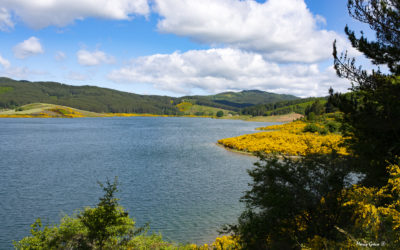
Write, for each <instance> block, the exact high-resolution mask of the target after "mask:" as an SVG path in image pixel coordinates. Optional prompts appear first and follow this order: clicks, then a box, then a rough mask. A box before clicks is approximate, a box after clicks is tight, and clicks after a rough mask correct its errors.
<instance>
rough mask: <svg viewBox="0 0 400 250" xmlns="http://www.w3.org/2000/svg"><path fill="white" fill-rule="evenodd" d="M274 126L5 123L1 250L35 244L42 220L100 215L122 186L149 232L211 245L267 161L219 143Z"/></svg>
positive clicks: (1, 130)
mask: <svg viewBox="0 0 400 250" xmlns="http://www.w3.org/2000/svg"><path fill="white" fill-rule="evenodd" d="M265 125H267V124H266V123H255V122H243V121H238V120H221V119H206V118H178V117H176V118H174V117H130V118H118V117H116V118H76V119H39V118H36V119H22V118H19V119H0V138H1V144H0V216H1V217H0V218H1V223H0V249H9V248H12V240H20V239H21V238H23V237H24V236H28V235H29V229H30V225H31V224H32V223H33V222H34V221H35V219H36V218H38V217H40V218H42V222H44V224H53V223H58V222H59V219H60V218H61V217H62V216H63V215H64V214H68V215H71V214H72V213H73V212H74V211H76V210H77V209H80V208H83V207H85V206H95V205H96V204H97V202H98V198H99V197H100V196H102V191H101V189H100V187H99V186H98V184H97V181H101V182H104V181H105V180H106V178H109V179H110V180H113V179H114V176H118V179H119V181H120V185H119V189H120V192H118V193H117V197H118V198H120V204H121V205H122V206H124V207H125V208H126V210H127V211H128V212H129V214H130V216H131V217H133V218H134V219H135V221H136V225H138V226H141V225H144V224H145V223H146V222H149V223H150V228H151V230H152V231H154V232H160V233H162V235H163V238H164V239H166V240H171V241H177V242H181V243H188V242H190V243H198V244H200V243H207V242H212V241H213V239H215V237H216V236H218V233H217V230H218V229H219V228H220V227H221V225H223V224H226V223H234V222H235V221H236V219H237V217H238V215H239V214H240V212H241V211H242V209H243V204H240V203H239V198H240V197H241V196H242V195H243V192H244V191H245V190H247V189H248V186H247V184H248V182H249V181H250V178H249V176H248V175H247V172H246V169H248V168H251V167H253V165H252V164H253V163H254V162H255V161H256V160H257V158H255V157H252V156H245V155H240V154H235V153H232V152H229V151H227V150H225V149H223V148H221V147H218V146H217V145H216V144H215V143H216V142H217V140H218V139H222V138H226V137H232V136H238V135H242V134H246V133H253V132H255V131H254V129H255V128H256V127H261V126H265Z"/></svg>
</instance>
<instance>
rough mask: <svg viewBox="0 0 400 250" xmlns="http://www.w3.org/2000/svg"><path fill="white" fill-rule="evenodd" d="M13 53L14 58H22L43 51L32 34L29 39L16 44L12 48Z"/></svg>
mask: <svg viewBox="0 0 400 250" xmlns="http://www.w3.org/2000/svg"><path fill="white" fill-rule="evenodd" d="M13 51H14V55H15V57H16V58H19V59H24V58H26V57H29V56H33V55H35V54H41V53H44V50H43V48H42V45H41V44H40V41H39V39H38V38H36V37H34V36H32V37H30V38H29V39H27V40H25V41H23V42H22V43H19V44H17V45H16V46H15V47H14V48H13Z"/></svg>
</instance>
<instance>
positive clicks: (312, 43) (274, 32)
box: [154, 0, 343, 63]
mask: <svg viewBox="0 0 400 250" xmlns="http://www.w3.org/2000/svg"><path fill="white" fill-rule="evenodd" d="M155 2H156V4H155V7H154V8H155V11H156V12H158V14H159V15H160V16H161V17H162V19H161V20H160V21H159V22H158V29H159V31H161V32H166V33H173V34H177V35H180V36H187V37H190V38H192V39H194V40H195V41H199V42H202V43H206V44H214V45H218V44H221V45H224V46H229V47H234V48H240V49H245V50H249V51H253V52H258V53H262V54H263V55H264V56H267V57H268V58H269V59H270V60H274V61H278V62H305V63H314V62H318V61H322V60H325V59H327V58H330V56H331V53H332V43H333V41H334V39H339V40H342V39H343V38H342V37H341V36H340V35H338V34H337V33H335V32H333V31H328V30H324V29H319V26H320V25H319V24H320V23H324V22H325V19H324V18H322V17H321V16H318V15H316V16H314V15H313V14H312V13H311V12H310V11H309V9H307V6H306V4H305V3H304V0H268V1H266V2H264V3H258V2H256V1H253V0H244V1H239V0H202V1H192V0H155Z"/></svg>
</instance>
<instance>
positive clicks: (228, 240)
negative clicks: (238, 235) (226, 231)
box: [191, 236, 241, 250]
mask: <svg viewBox="0 0 400 250" xmlns="http://www.w3.org/2000/svg"><path fill="white" fill-rule="evenodd" d="M191 247H192V249H193V250H209V249H212V250H234V249H241V247H240V245H239V243H238V242H237V240H236V239H235V237H233V236H221V237H217V238H216V239H215V241H214V242H213V243H212V244H211V245H208V244H204V245H202V246H196V245H195V244H192V245H191Z"/></svg>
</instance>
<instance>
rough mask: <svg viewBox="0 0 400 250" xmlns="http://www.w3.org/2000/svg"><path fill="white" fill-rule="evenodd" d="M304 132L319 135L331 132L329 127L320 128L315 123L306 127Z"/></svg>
mask: <svg viewBox="0 0 400 250" xmlns="http://www.w3.org/2000/svg"><path fill="white" fill-rule="evenodd" d="M303 131H304V132H310V133H319V134H321V135H326V134H328V132H329V129H328V128H327V127H324V126H323V127H320V126H318V125H317V124H315V123H309V124H307V125H306V126H305V128H304V130H303Z"/></svg>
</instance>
